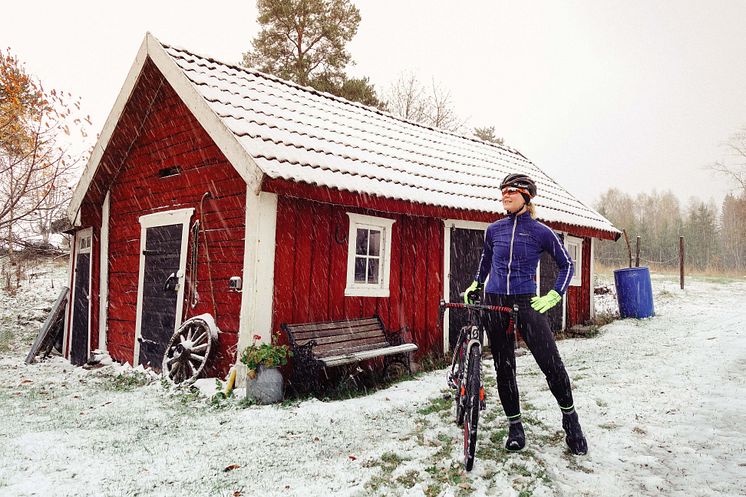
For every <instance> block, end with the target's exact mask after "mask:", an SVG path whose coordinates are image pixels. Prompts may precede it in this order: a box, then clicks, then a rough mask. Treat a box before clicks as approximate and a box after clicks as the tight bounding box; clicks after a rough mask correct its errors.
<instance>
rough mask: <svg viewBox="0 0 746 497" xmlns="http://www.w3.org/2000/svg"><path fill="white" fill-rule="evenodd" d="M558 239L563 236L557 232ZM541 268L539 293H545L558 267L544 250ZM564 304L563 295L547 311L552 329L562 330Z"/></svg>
mask: <svg viewBox="0 0 746 497" xmlns="http://www.w3.org/2000/svg"><path fill="white" fill-rule="evenodd" d="M557 236H558V237H559V239H560V240H563V239H564V237H563V236H562V235H560V234H557ZM540 264H541V270H540V272H539V295H546V294H547V292H549V290H551V289H552V288H554V284H555V283H556V282H557V275H558V274H559V267H557V263H556V262H554V259H553V258H552V256H551V255H550V254H548V253H546V252H544V253H543V254H541V261H540ZM564 306H565V296H564V295H563V296H562V302H560V303H559V304H557V305H556V306H554V307H552V308H551V309H549V310H548V311H547V317H549V326H550V327H551V328H552V331H555V332H556V331H561V330H562V309H563V308H564Z"/></svg>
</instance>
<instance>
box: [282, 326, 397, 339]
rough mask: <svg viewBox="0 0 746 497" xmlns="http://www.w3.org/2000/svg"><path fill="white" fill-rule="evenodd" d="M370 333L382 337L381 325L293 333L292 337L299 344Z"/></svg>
mask: <svg viewBox="0 0 746 497" xmlns="http://www.w3.org/2000/svg"><path fill="white" fill-rule="evenodd" d="M291 331H292V330H291ZM371 331H374V332H377V333H378V334H379V335H381V336H383V330H382V329H381V325H380V324H378V323H375V324H370V325H366V326H359V327H356V328H335V329H327V330H321V331H303V332H300V333H295V332H294V333H293V336H295V341H296V342H301V341H304V340H306V341H307V340H312V339H318V338H325V337H332V336H339V335H349V336H357V335H358V334H361V333H368V332H371Z"/></svg>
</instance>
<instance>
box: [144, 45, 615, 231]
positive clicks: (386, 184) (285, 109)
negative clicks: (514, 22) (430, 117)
mask: <svg viewBox="0 0 746 497" xmlns="http://www.w3.org/2000/svg"><path fill="white" fill-rule="evenodd" d="M143 45H144V46H146V47H147V48H146V51H147V55H148V56H150V57H151V58H153V59H154V61H155V62H156V65H158V66H159V68H160V69H161V70H162V71H163V70H164V67H165V66H168V67H166V69H169V71H163V72H164V74H166V77H167V79H168V80H169V82H171V83H172V85H173V82H174V81H175V80H178V81H176V82H177V83H180V84H177V85H175V89H176V91H177V93H180V94H181V93H183V92H185V88H186V87H187V86H192V87H193V88H186V89H188V90H189V91H188V93H190V94H192V93H195V91H194V90H196V93H197V94H198V95H200V96H201V97H202V99H204V102H206V104H207V107H209V109H210V110H211V111H212V112H211V113H214V116H217V118H218V119H219V120H220V121H221V122H222V124H223V126H220V128H221V129H220V131H221V132H224V131H225V129H226V128H227V131H228V132H229V134H232V135H233V137H231V138H233V139H230V140H229V141H230V142H232V144H233V145H235V142H237V143H238V144H240V148H242V149H243V150H242V151H241V152H245V155H246V156H247V157H245V158H244V157H238V158H237V159H236V158H234V157H230V156H229V157H228V158H229V160H231V162H232V163H234V165H236V162H237V161H238V162H242V163H243V167H238V166H237V168H238V169H239V172H241V169H243V170H244V173H243V174H242V175H243V176H244V177H245V178H246V177H247V176H253V175H256V174H266V175H267V176H269V177H270V178H273V179H274V178H281V179H284V180H289V181H294V182H303V183H307V184H310V185H318V186H323V187H328V188H336V189H339V190H346V191H350V192H355V193H365V194H370V195H376V196H380V197H384V198H391V199H399V200H406V201H411V202H417V203H422V204H426V205H433V206H438V207H448V208H456V209H470V210H475V211H483V212H495V213H498V212H502V206H501V203H500V191H499V189H498V185H499V184H500V180H501V179H502V178H503V177H505V175H506V174H508V173H512V172H522V173H526V174H528V175H529V176H531V177H532V178H533V179H534V180H535V181H536V183H537V187H538V191H539V195H538V197H537V198H536V199H535V203H536V205H537V207H538V209H537V212H538V216H539V218H540V219H542V220H544V221H550V222H559V223H566V224H569V225H576V226H582V227H587V228H593V229H598V230H602V231H606V232H612V233H619V231H618V230H617V229H616V228H614V226H613V225H612V224H611V223H610V222H609V221H608V220H607V219H605V218H604V217H603V216H602V215H600V214H599V213H598V212H596V211H595V210H593V209H592V208H590V207H588V206H586V205H585V204H583V203H582V202H580V201H579V200H578V199H577V198H575V197H574V196H573V195H572V194H571V193H570V192H568V191H567V190H566V189H565V188H563V187H562V186H560V185H559V184H558V183H557V182H556V181H554V180H553V179H552V178H550V177H549V176H547V175H546V174H545V173H544V172H543V171H541V169H539V168H538V167H537V166H536V165H535V164H533V163H532V162H531V161H529V160H528V159H526V158H525V157H524V156H523V155H522V154H520V153H519V152H518V151H516V150H513V149H511V148H510V147H506V146H498V145H494V144H491V143H487V142H483V141H481V140H478V139H474V138H468V137H464V136H460V135H457V134H454V133H449V132H446V131H442V130H439V129H434V128H429V127H426V126H422V125H420V124H417V123H413V122H409V121H406V120H403V119H401V118H398V117H396V116H393V115H392V114H389V113H387V112H382V111H380V110H378V109H375V108H370V107H366V106H364V105H361V104H358V103H354V102H350V101H347V100H344V99H342V98H338V97H335V96H333V95H330V94H327V93H322V92H318V91H316V90H314V89H312V88H308V87H302V86H299V85H296V84H294V83H291V82H288V81H284V80H281V79H278V78H276V77H274V76H270V75H267V74H264V73H261V72H258V71H255V70H252V69H248V68H245V67H241V66H235V65H230V64H225V63H222V62H218V61H215V60H213V59H211V58H207V57H203V56H200V55H196V54H194V53H192V52H189V51H187V50H184V49H181V48H175V47H171V46H167V45H162V44H160V43H159V42H158V41H157V40H155V38H153V37H152V35H146V41H145V42H144V43H143ZM164 52H165V53H164ZM165 54H167V57H164V55H165ZM166 59H170V61H168V60H166ZM171 61H172V62H173V63H175V66H174V64H172V63H169V62H171ZM176 68H178V70H175V69H176ZM169 72H171V73H172V74H170V75H169V74H168V73H169ZM177 72H181V73H183V75H184V76H186V80H188V82H189V83H190V84H186V83H185V81H184V78H183V77H182V75H181V74H179V75H175V74H173V73H177ZM180 88H181V89H182V90H181V91H180ZM191 96H192V97H193V95H191ZM182 98H184V95H182ZM187 103H188V104H190V103H191V106H190V107H195V105H197V106H198V107H199V108H202V107H203V103H202V102H197V103H195V102H187ZM203 110H204V109H203ZM208 117H209V118H210V119H207V120H212V119H214V117H213V116H208ZM198 118H199V116H198ZM203 120H204V118H203ZM208 132H209V129H208ZM223 138H225V137H223ZM223 142H225V139H224V140H223ZM220 144H221V143H220V141H218V145H220ZM221 148H225V147H221ZM234 148H235V147H234ZM226 155H229V154H226ZM239 155H241V156H243V155H244V154H243V153H241V154H239ZM234 156H235V154H234ZM239 159H243V160H239ZM247 164H248V165H247ZM239 166H241V164H239ZM255 168H258V169H259V171H254V172H253V174H251V173H250V174H248V175H247V173H246V172H245V171H246V170H249V169H255Z"/></svg>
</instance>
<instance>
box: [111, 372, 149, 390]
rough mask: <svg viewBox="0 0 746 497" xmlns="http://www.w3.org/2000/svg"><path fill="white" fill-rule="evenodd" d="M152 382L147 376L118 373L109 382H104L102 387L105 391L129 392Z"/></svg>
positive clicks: (136, 373)
mask: <svg viewBox="0 0 746 497" xmlns="http://www.w3.org/2000/svg"><path fill="white" fill-rule="evenodd" d="M152 382H153V379H152V378H150V377H149V376H147V375H145V374H142V373H138V372H132V373H128V374H124V373H120V374H118V375H116V376H114V377H113V378H111V380H109V381H104V382H103V385H104V388H105V389H106V390H113V391H115V392H131V391H133V390H135V389H137V388H140V387H143V386H145V385H148V384H149V383H152Z"/></svg>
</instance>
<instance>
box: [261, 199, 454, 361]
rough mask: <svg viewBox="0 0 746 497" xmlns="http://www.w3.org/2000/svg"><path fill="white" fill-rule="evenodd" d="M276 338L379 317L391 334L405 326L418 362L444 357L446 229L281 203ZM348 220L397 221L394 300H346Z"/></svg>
mask: <svg viewBox="0 0 746 497" xmlns="http://www.w3.org/2000/svg"><path fill="white" fill-rule="evenodd" d="M277 204H278V205H277V238H276V242H277V245H276V247H277V248H276V256H275V289H274V308H273V330H276V331H278V330H279V329H280V325H281V324H282V323H302V322H308V321H325V320H333V319H344V318H358V317H369V316H372V315H374V314H378V315H379V316H380V317H381V319H382V320H383V322H384V325H386V327H387V328H389V329H391V330H397V329H399V328H401V327H403V326H407V327H408V328H409V330H410V332H411V333H412V339H413V340H414V341H415V342H416V343H417V344H418V345H419V347H420V349H419V351H418V354H420V355H421V354H423V353H426V352H430V351H437V352H440V351H442V338H441V335H440V332H439V331H438V302H439V299H440V296H441V295H442V293H443V255H442V254H443V223H442V222H441V221H440V220H438V219H434V218H427V217H415V216H407V215H403V214H392V213H383V212H378V211H373V210H367V209H360V208H352V207H347V208H346V207H343V206H338V205H333V204H328V203H321V202H313V201H308V200H301V199H297V198H291V197H287V196H279V197H278V202H277ZM346 212H356V213H360V214H366V215H370V216H378V217H386V218H391V219H395V220H396V222H395V223H394V225H393V227H392V239H391V240H392V244H391V245H392V247H391V279H390V286H389V288H390V291H391V294H390V297H388V298H374V297H345V295H344V289H345V282H346V278H347V240H346V239H347V233H348V228H349V218H348V216H347V214H346Z"/></svg>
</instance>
